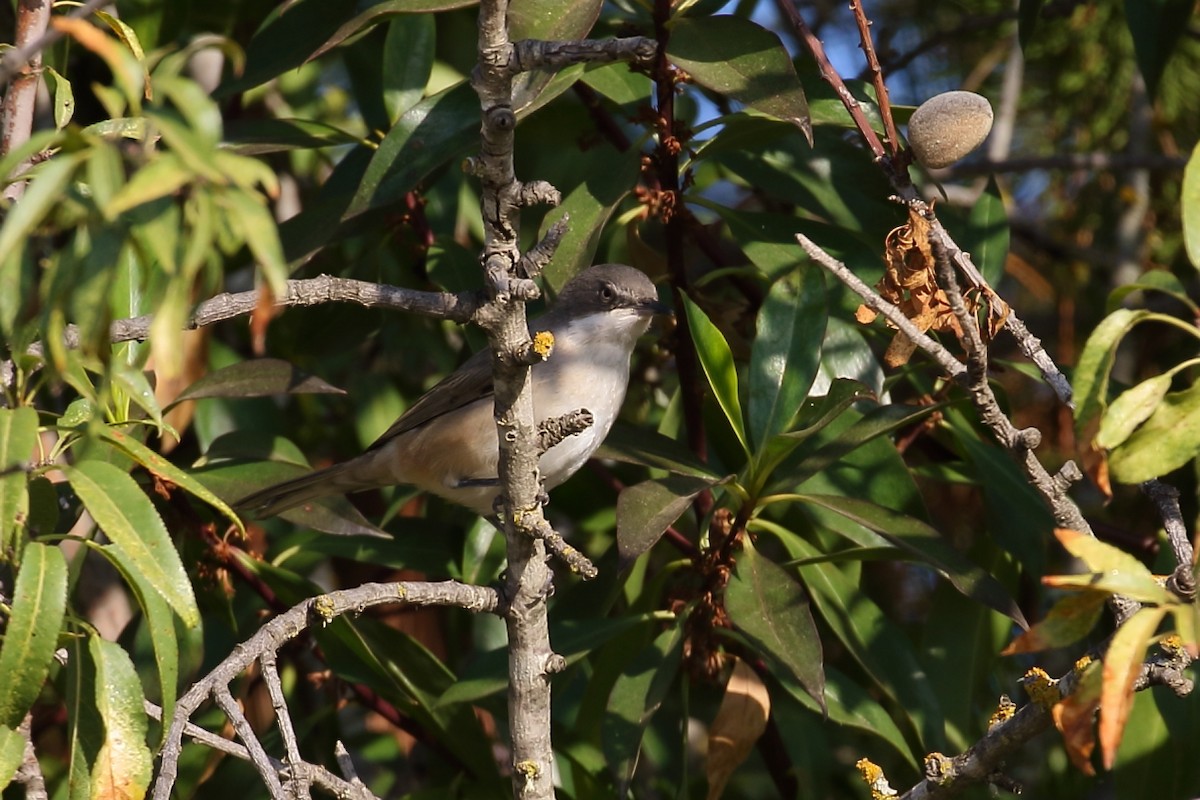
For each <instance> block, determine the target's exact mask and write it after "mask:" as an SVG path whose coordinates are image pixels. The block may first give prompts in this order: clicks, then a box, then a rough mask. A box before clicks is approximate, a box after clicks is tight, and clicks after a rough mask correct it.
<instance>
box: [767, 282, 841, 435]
mask: <svg viewBox="0 0 1200 800" xmlns="http://www.w3.org/2000/svg"><path fill="white" fill-rule="evenodd" d="M827 313H828V312H827V305H826V301H825V283H824V280H823V279H822V277H821V272H820V270H819V269H818V268H817V267H815V266H811V265H810V266H807V267H801V268H800V269H799V270H798V271H797V272H796V273H795V277H792V276H786V277H783V278H781V279H780V280H778V281H776V282H775V283H774V285H772V286H771V290H770V291H769V292H768V293H767V298H766V300H765V301H763V306H762V308H761V309H760V310H759V313H758V328H757V332H756V334H755V337H754V345H753V348H752V349H751V352H750V372H749V376H748V378H749V380H748V384H749V386H748V394H749V406H750V408H749V415H750V437H751V441H753V442H754V444H755V446H756V447H757V448H760V449H761V448H762V446H763V444H764V443H765V442H766V441H767V439H769V438H770V437H771V436H774V435H775V434H777V433H782V432H784V431H785V430H787V429H788V428H789V427H790V425H791V421H792V419H794V418H795V416H796V413H797V412H798V411H799V410H800V407H801V405H802V404H803V402H804V399H805V398H806V397H807V396H808V390H809V388H810V387H811V386H812V382H813V379H814V378H816V375H817V366H818V365H819V363H820V357H821V339H822V338H823V337H824V336H825V321H826V319H827Z"/></svg>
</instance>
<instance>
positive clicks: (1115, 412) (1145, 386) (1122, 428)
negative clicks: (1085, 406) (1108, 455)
mask: <svg viewBox="0 0 1200 800" xmlns="http://www.w3.org/2000/svg"><path fill="white" fill-rule="evenodd" d="M1170 389H1171V375H1170V374H1165V375H1155V376H1154V377H1153V378H1150V379H1148V380H1144V381H1142V382H1141V383H1139V384H1138V385H1137V386H1134V387H1133V388H1132V389H1128V390H1126V391H1124V392H1122V393H1121V394H1120V395H1119V396H1118V397H1117V399H1116V400H1114V401H1113V402H1112V405H1110V406H1109V407H1108V411H1105V412H1104V416H1103V417H1101V419H1100V430H1099V431H1098V432H1097V433H1096V444H1097V446H1099V447H1104V448H1107V449H1112V448H1114V447H1116V446H1118V445H1120V444H1123V443H1124V442H1125V440H1126V439H1128V438H1129V436H1130V434H1132V433H1133V431H1134V430H1135V429H1136V428H1137V426H1138V425H1141V424H1142V423H1143V422H1145V421H1146V420H1147V419H1149V418H1150V415H1151V414H1153V413H1154V410H1155V409H1156V408H1158V406H1159V404H1160V403H1161V402H1162V399H1163V398H1164V397H1166V394H1167V392H1168V391H1170Z"/></svg>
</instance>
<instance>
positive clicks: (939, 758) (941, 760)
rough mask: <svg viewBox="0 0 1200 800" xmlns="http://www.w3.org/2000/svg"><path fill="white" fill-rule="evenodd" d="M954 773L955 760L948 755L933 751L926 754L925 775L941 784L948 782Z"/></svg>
mask: <svg viewBox="0 0 1200 800" xmlns="http://www.w3.org/2000/svg"><path fill="white" fill-rule="evenodd" d="M953 775H954V761H952V760H951V759H950V758H948V757H947V756H945V755H943V754H941V753H938V752H936V751H935V752H932V753H929V754H928V755H926V756H925V777H926V778H928V779H929V780H931V781H933V782H934V783H936V784H938V785H941V784H944V783H947V782H948V781H949V780H950V779H951V778H952V777H953Z"/></svg>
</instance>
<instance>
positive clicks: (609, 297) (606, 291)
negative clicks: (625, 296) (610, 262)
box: [600, 283, 617, 303]
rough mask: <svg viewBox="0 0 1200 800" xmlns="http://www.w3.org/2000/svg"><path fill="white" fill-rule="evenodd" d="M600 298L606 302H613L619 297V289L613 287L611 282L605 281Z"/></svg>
mask: <svg viewBox="0 0 1200 800" xmlns="http://www.w3.org/2000/svg"><path fill="white" fill-rule="evenodd" d="M600 299H601V300H603V301H604V302H606V303H611V302H612V301H614V300H616V299H617V290H616V289H614V288H613V286H612V284H611V283H605V284H603V285H601V287H600Z"/></svg>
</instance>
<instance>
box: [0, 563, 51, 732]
mask: <svg viewBox="0 0 1200 800" xmlns="http://www.w3.org/2000/svg"><path fill="white" fill-rule="evenodd" d="M66 607H67V560H66V558H64V557H63V554H62V551H61V550H59V549H58V547H57V546H54V545H45V544H41V543H40V542H29V543H28V544H26V545H25V548H24V549H23V550H22V551H21V566H20V568H19V569H18V571H17V577H16V586H15V588H14V590H13V595H12V600H11V606H10V607H9V610H8V619H7V625H6V626H5V631H4V643H3V644H2V645H0V675H3V676H4V680H3V681H0V725H4V726H6V727H8V728H10V729H15V728H16V727H17V726H18V725H20V724H21V720H23V719H24V718H25V714H26V713H27V712H28V711H29V709H30V707H32V706H33V702H34V701H35V700H37V698H38V695H39V694H40V693H41V691H42V684H43V683H45V682H46V676H47V675H48V674H49V672H50V662H51V661H52V660H53V657H54V649H55V648H56V647H57V646H58V632H59V628H60V627H62V624H63V614H64V613H65V612H66Z"/></svg>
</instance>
